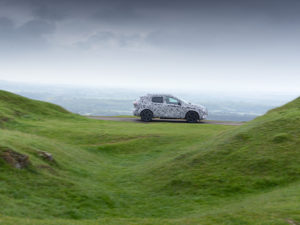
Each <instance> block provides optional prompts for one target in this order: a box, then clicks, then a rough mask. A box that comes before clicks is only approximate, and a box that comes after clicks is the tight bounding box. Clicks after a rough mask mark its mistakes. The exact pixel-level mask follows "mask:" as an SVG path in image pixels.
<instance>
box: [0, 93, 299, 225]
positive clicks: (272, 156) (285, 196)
mask: <svg viewBox="0 0 300 225" xmlns="http://www.w3.org/2000/svg"><path fill="white" fill-rule="evenodd" d="M299 103H300V99H296V100H295V101H293V102H291V103H289V104H287V105H285V106H283V107H280V108H277V109H274V110H271V111H270V112H269V113H267V114H266V115H264V116H262V117H259V118H257V119H255V120H254V121H252V122H249V123H247V124H245V125H243V126H241V127H235V126H224V125H210V124H186V123H149V124H144V123H131V122H114V121H98V120H91V119H87V118H84V117H81V116H78V115H73V114H71V113H68V112H66V111H65V110H64V109H62V108H60V107H59V106H55V105H53V104H49V103H44V102H40V101H33V100H30V99H27V98H23V97H21V96H17V95H14V94H11V93H8V92H4V91H0V118H2V121H4V122H2V126H1V125H0V202H1V204H0V224H2V223H3V224H67V225H68V224H288V223H290V224H291V223H294V224H297V223H298V222H299V221H300V217H299V215H300V214H299V212H300V208H299V204H297V202H299V201H300V197H299V196H300V194H299V190H300V189H299V187H300V184H299V178H300V176H299V174H300V166H299V165H300V164H299V161H300V155H299V154H300V153H299V152H300V149H299V147H298V146H299V125H300V124H299V119H300V112H299V105H300V104H299ZM3 118H9V119H3ZM8 149H9V152H12V153H13V155H17V156H20V157H21V156H22V157H21V158H24V157H25V156H28V157H29V158H28V159H29V161H30V163H29V166H27V167H26V168H24V169H18V168H15V167H13V166H11V164H9V163H7V161H5V158H1V156H2V155H3V154H1V153H2V152H3V151H6V152H7V151H8ZM2 150H3V151H2ZM1 151H2V152H1ZM40 152H47V153H50V154H51V155H52V156H53V158H54V161H49V160H46V159H45V158H43V157H41V154H40ZM6 156H7V154H6ZM26 159H27V158H26ZM12 165H13V164H12Z"/></svg>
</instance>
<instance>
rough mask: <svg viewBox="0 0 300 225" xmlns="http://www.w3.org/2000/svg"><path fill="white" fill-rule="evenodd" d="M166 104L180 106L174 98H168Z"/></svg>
mask: <svg viewBox="0 0 300 225" xmlns="http://www.w3.org/2000/svg"><path fill="white" fill-rule="evenodd" d="M166 102H167V103H168V104H174V105H178V103H179V102H178V100H177V99H176V98H172V97H167V98H166Z"/></svg>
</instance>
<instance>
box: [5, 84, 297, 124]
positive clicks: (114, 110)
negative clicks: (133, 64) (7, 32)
mask: <svg viewBox="0 0 300 225" xmlns="http://www.w3.org/2000/svg"><path fill="white" fill-rule="evenodd" d="M0 89H2V90H7V91H12V92H14V93H17V94H20V95H22V96H25V97H29V98H32V99H37V100H42V101H47V102H51V103H55V104H58V105H60V106H62V107H64V108H65V109H67V110H69V111H71V112H73V113H77V114H80V115H101V116H120V115H132V110H133V105H132V103H133V101H134V100H135V99H137V98H138V97H139V96H142V95H145V94H147V93H152V92H155V93H157V92H159V93H160V92H162V91H161V90H159V91H156V90H147V89H145V90H141V89H137V90H130V89H117V88H108V87H99V88H96V87H92V88H91V87H82V86H68V85H42V84H28V83H17V82H8V81H0ZM166 92H168V93H169V92H170V91H168V90H166V91H163V93H166ZM246 93H247V92H246ZM171 94H174V95H176V96H177V97H179V98H183V99H185V100H187V101H189V102H192V103H195V104H201V105H205V106H206V107H207V108H208V110H209V116H208V119H209V120H224V121H249V120H252V119H254V118H255V117H257V116H260V115H262V114H264V113H266V112H267V111H268V110H270V109H272V108H274V107H277V106H280V105H282V104H284V103H285V102H287V101H290V100H292V99H294V98H295V97H297V95H296V94H293V93H291V94H282V93H267V94H266V93H255V92H249V93H248V94H245V93H243V95H241V94H240V93H222V92H219V91H217V90H216V91H215V92H213V91H210V92H201V87H200V88H199V91H198V92H195V91H193V92H192V91H191V92H189V91H186V92H180V91H178V92H177V91H176V90H175V91H172V93H171Z"/></svg>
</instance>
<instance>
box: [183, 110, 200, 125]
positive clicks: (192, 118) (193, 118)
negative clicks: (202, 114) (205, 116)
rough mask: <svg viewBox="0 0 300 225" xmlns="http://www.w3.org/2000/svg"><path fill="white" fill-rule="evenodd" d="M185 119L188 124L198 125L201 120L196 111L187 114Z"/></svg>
mask: <svg viewBox="0 0 300 225" xmlns="http://www.w3.org/2000/svg"><path fill="white" fill-rule="evenodd" d="M185 119H186V121H187V122H188V123H197V122H198V120H199V114H198V113H197V112H195V111H189V112H187V114H186V116H185Z"/></svg>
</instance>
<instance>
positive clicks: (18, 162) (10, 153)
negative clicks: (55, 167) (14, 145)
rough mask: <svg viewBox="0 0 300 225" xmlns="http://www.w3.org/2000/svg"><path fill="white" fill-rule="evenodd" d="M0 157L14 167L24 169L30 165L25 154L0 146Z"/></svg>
mask: <svg viewBox="0 0 300 225" xmlns="http://www.w3.org/2000/svg"><path fill="white" fill-rule="evenodd" d="M0 158H2V159H3V160H4V161H5V162H6V163H7V164H9V165H10V166H12V167H14V168H16V169H24V168H27V167H28V166H29V165H30V160H29V157H28V156H27V155H24V154H21V153H18V152H16V151H14V150H12V149H9V148H3V147H2V148H0Z"/></svg>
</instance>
